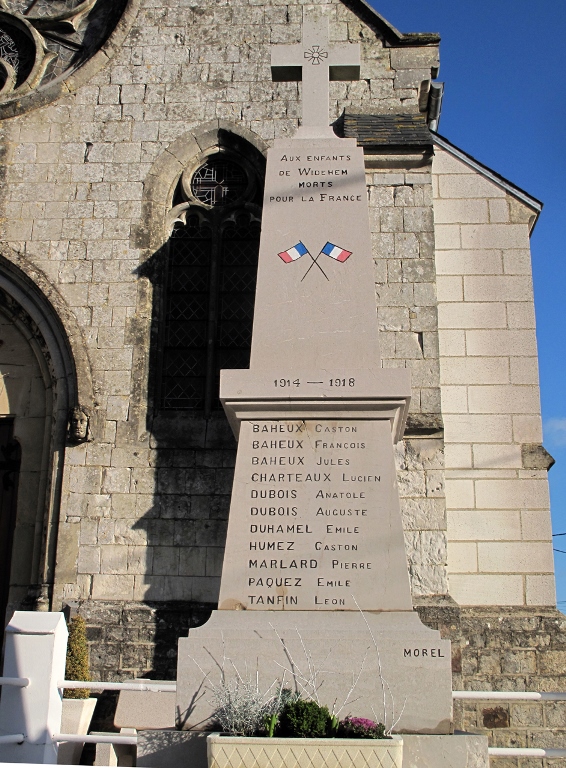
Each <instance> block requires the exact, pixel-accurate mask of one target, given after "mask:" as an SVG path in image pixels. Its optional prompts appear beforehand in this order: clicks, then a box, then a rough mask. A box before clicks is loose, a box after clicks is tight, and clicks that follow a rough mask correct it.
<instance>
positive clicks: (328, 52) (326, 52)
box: [271, 14, 360, 138]
mask: <svg viewBox="0 0 566 768" xmlns="http://www.w3.org/2000/svg"><path fill="white" fill-rule="evenodd" d="M271 73H272V77H273V80H274V81H276V82H285V81H298V80H302V82H303V104H302V106H303V119H302V125H301V128H299V131H298V132H297V134H296V136H297V138H318V137H321V138H322V137H328V136H334V133H333V132H332V129H331V128H330V127H329V125H328V122H329V120H328V102H329V97H330V89H329V85H328V83H329V81H330V80H359V79H360V46H359V45H358V44H353V43H337V44H334V45H330V43H329V40H328V17H327V16H323V15H321V14H317V15H314V14H313V15H310V14H309V15H306V14H305V17H304V18H303V41H302V43H300V44H299V45H277V46H275V47H274V48H273V49H272V51H271Z"/></svg>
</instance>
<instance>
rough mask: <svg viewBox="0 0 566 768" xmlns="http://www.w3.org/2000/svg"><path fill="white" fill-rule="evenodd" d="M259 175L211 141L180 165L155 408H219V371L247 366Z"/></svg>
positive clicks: (258, 220)
mask: <svg viewBox="0 0 566 768" xmlns="http://www.w3.org/2000/svg"><path fill="white" fill-rule="evenodd" d="M261 186H262V179H261V178H259V177H258V174H257V172H256V170H255V168H254V166H253V165H252V164H250V163H249V162H248V161H247V160H246V158H245V157H244V156H243V155H242V154H239V153H236V152H233V151H230V150H227V149H225V148H221V147H215V148H213V149H211V150H209V151H208V152H207V153H204V154H203V155H201V156H199V157H198V158H196V159H195V161H194V162H193V163H191V164H190V166H189V167H188V168H187V169H186V170H185V172H184V173H183V175H182V177H181V180H180V182H179V185H178V188H177V192H176V195H175V200H174V203H175V205H174V207H173V219H174V224H173V231H172V233H171V237H170V239H169V242H168V245H167V256H166V267H165V275H164V296H163V302H162V316H163V322H162V324H161V328H162V330H161V338H160V345H159V346H160V351H161V355H160V357H161V364H160V367H159V371H160V375H159V386H158V405H159V409H160V410H164V411H170V410H188V411H197V412H200V413H203V412H204V414H205V416H209V415H210V414H211V413H212V412H213V411H215V410H218V409H219V408H220V402H219V399H218V389H219V372H220V370H221V369H222V368H247V367H248V366H249V358H250V348H251V334H252V324H253V309H254V300H255V282H256V275H257V262H258V254H259V236H260V227H261V195H262V190H261Z"/></svg>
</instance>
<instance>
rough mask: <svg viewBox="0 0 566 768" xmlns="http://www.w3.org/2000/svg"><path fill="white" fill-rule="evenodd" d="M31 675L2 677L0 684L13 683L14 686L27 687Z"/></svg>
mask: <svg viewBox="0 0 566 768" xmlns="http://www.w3.org/2000/svg"><path fill="white" fill-rule="evenodd" d="M29 682H30V681H29V677H0V685H12V686H14V688H27V687H28V685H29Z"/></svg>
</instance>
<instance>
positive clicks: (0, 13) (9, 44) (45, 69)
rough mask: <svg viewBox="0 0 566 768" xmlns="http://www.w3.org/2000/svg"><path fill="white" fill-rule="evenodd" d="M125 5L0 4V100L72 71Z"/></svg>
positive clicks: (66, 1) (11, 0) (97, 0)
mask: <svg viewBox="0 0 566 768" xmlns="http://www.w3.org/2000/svg"><path fill="white" fill-rule="evenodd" d="M125 5H126V0H119V2H114V0H0V101H3V102H5V101H11V100H12V99H16V98H19V97H21V96H22V95H24V94H26V93H28V92H30V91H32V90H34V89H41V88H44V87H46V86H47V85H49V84H51V83H53V82H54V81H55V80H57V79H58V78H59V77H62V76H64V75H66V74H69V73H70V72H72V71H74V70H76V69H77V68H78V67H80V66H81V64H83V63H84V62H85V61H86V60H87V59H88V58H90V57H91V56H92V55H93V53H95V52H96V50H97V49H98V48H99V47H100V46H101V45H102V44H103V43H104V42H105V40H106V39H107V37H108V35H109V34H110V33H111V32H112V30H113V29H114V27H115V25H116V23H117V22H118V20H119V18H120V16H121V15H122V12H123V10H124V7H125Z"/></svg>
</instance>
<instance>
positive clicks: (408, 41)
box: [342, 0, 440, 46]
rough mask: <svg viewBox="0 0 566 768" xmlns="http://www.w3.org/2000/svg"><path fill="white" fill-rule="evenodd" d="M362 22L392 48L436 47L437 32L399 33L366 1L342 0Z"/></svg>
mask: <svg viewBox="0 0 566 768" xmlns="http://www.w3.org/2000/svg"><path fill="white" fill-rule="evenodd" d="M342 2H343V3H344V5H346V6H347V7H348V8H350V10H352V11H353V12H354V13H355V14H356V15H357V16H359V17H360V18H361V19H362V21H365V22H366V23H367V24H369V25H370V26H372V27H375V28H376V29H377V30H379V32H381V33H382V35H383V37H384V39H385V41H386V42H387V43H388V44H389V45H392V46H397V45H414V46H420V45H438V44H439V43H440V35H439V34H438V32H406V33H404V32H400V31H399V30H398V29H397V28H396V27H394V26H393V24H390V23H389V22H388V21H387V19H385V18H383V16H382V15H381V14H380V13H378V12H377V11H376V10H375V8H373V7H372V6H371V5H370V4H369V3H367V2H366V0H342Z"/></svg>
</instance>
